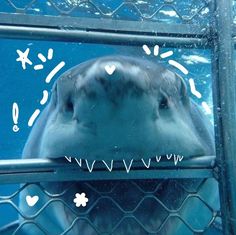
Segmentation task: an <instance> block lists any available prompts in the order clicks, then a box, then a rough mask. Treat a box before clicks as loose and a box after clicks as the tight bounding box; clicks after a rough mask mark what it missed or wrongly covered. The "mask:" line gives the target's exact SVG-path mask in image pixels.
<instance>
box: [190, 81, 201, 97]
mask: <svg viewBox="0 0 236 235" xmlns="http://www.w3.org/2000/svg"><path fill="white" fill-rule="evenodd" d="M189 84H190V90H191V92H192V94H193V95H195V96H196V97H197V98H199V99H200V98H202V95H201V93H200V92H199V91H197V90H196V87H195V83H194V80H193V79H192V78H190V79H189Z"/></svg>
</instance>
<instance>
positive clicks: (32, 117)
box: [28, 109, 40, 127]
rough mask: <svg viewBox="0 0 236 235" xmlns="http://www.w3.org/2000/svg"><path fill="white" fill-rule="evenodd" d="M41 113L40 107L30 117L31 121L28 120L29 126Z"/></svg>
mask: <svg viewBox="0 0 236 235" xmlns="http://www.w3.org/2000/svg"><path fill="white" fill-rule="evenodd" d="M39 114H40V110H39V109H36V110H35V111H34V113H33V114H32V115H31V117H30V119H29V121H28V126H29V127H31V126H33V124H34V121H35V119H36V118H37V117H38V115H39Z"/></svg>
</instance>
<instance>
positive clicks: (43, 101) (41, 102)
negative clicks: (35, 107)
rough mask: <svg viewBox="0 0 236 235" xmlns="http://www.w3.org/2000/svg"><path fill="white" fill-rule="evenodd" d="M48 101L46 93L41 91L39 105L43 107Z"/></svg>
mask: <svg viewBox="0 0 236 235" xmlns="http://www.w3.org/2000/svg"><path fill="white" fill-rule="evenodd" d="M47 101H48V91H46V90H44V91H43V98H42V99H41V100H40V104H41V105H44V104H46V102H47Z"/></svg>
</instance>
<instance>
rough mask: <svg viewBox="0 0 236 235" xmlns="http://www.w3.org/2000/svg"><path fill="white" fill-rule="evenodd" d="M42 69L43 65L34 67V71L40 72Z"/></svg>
mask: <svg viewBox="0 0 236 235" xmlns="http://www.w3.org/2000/svg"><path fill="white" fill-rule="evenodd" d="M41 69H43V65H42V64H37V65H35V66H34V70H41Z"/></svg>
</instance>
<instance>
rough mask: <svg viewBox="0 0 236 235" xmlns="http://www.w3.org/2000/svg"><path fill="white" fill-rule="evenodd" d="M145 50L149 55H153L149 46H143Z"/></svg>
mask: <svg viewBox="0 0 236 235" xmlns="http://www.w3.org/2000/svg"><path fill="white" fill-rule="evenodd" d="M143 50H144V52H145V53H146V54H147V55H151V50H150V49H149V47H148V46H147V45H143Z"/></svg>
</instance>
